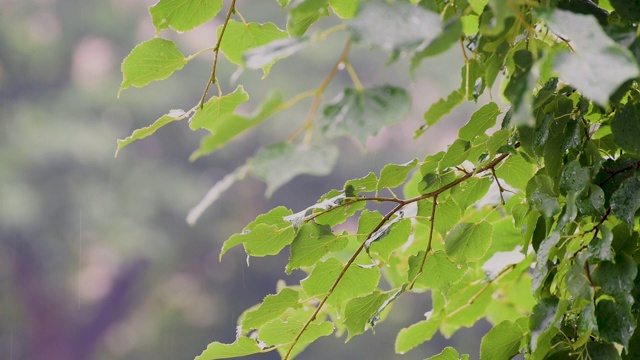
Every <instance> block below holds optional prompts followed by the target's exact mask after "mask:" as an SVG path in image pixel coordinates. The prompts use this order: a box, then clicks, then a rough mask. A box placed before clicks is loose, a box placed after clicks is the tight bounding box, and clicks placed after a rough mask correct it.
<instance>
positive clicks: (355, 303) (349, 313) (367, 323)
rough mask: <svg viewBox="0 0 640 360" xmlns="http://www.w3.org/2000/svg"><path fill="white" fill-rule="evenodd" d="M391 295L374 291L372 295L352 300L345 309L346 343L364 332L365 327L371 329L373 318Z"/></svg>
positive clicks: (373, 322)
mask: <svg viewBox="0 0 640 360" xmlns="http://www.w3.org/2000/svg"><path fill="white" fill-rule="evenodd" d="M392 295H393V291H387V292H381V291H374V292H373V293H372V294H369V295H366V296H362V297H358V298H355V299H352V300H350V301H349V303H348V304H347V307H346V309H345V312H344V313H345V325H346V326H347V330H348V331H349V336H348V337H347V341H349V339H351V338H352V337H354V336H356V335H359V334H362V333H364V332H365V330H366V329H367V327H373V325H375V321H377V320H376V319H374V318H373V317H374V316H375V315H376V314H377V313H379V310H380V308H381V307H382V306H383V305H385V303H386V302H387V301H389V299H390V298H391V296H392Z"/></svg>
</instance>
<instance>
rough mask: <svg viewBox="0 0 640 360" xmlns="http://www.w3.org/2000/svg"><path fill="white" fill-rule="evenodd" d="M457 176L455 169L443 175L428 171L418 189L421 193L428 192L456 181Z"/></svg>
mask: <svg viewBox="0 0 640 360" xmlns="http://www.w3.org/2000/svg"><path fill="white" fill-rule="evenodd" d="M455 178H456V175H455V173H454V172H453V171H449V172H446V173H444V174H442V175H440V174H433V173H428V174H426V175H424V177H423V178H422V180H421V181H420V182H419V183H418V191H420V193H421V194H428V193H430V192H433V191H436V190H438V189H441V188H442V187H443V186H445V185H448V184H449V183H451V182H452V181H454V180H455Z"/></svg>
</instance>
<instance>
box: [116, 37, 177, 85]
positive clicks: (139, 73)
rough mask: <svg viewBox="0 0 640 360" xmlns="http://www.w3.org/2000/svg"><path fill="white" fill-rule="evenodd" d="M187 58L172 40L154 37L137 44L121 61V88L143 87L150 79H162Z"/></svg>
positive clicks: (175, 69)
mask: <svg viewBox="0 0 640 360" xmlns="http://www.w3.org/2000/svg"><path fill="white" fill-rule="evenodd" d="M187 61H188V60H187V59H186V58H185V57H184V55H183V54H182V53H181V52H180V50H178V47H177V46H176V44H175V43H174V42H173V41H170V40H165V39H160V38H155V39H152V40H148V41H144V42H141V43H140V44H138V45H137V46H136V47H134V48H133V50H131V53H130V54H129V55H127V57H126V58H125V59H124V60H123V61H122V66H121V70H122V84H120V89H119V90H118V96H120V93H121V92H122V90H124V89H127V88H129V87H130V86H135V87H143V86H145V85H147V84H149V83H150V82H152V81H157V80H164V79H166V78H168V77H169V76H171V74H173V72H174V71H177V70H180V69H182V68H183V67H184V65H185V64H186V63H187Z"/></svg>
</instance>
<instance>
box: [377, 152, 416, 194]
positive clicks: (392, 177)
mask: <svg viewBox="0 0 640 360" xmlns="http://www.w3.org/2000/svg"><path fill="white" fill-rule="evenodd" d="M417 164H418V159H413V160H411V161H410V162H408V163H406V164H401V165H398V164H388V165H386V166H385V167H383V168H382V171H380V179H379V180H378V186H377V189H378V190H382V189H383V188H386V187H388V188H395V187H398V186H400V185H402V184H403V183H404V182H405V180H407V176H408V175H409V171H411V170H412V169H413V168H415V167H416V165H417Z"/></svg>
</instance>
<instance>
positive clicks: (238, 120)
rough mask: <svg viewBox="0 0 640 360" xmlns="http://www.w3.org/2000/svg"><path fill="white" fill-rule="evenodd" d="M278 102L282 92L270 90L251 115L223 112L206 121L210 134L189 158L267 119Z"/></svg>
mask: <svg viewBox="0 0 640 360" xmlns="http://www.w3.org/2000/svg"><path fill="white" fill-rule="evenodd" d="M280 104H282V94H280V92H276V91H272V92H270V93H269V94H268V95H267V97H266V98H265V99H264V101H263V102H262V104H260V107H259V108H258V109H256V111H254V112H253V113H252V114H251V115H248V116H243V115H239V114H236V113H233V114H228V113H225V114H224V115H223V116H220V118H218V119H217V120H216V121H207V129H208V130H209V131H211V135H209V136H206V137H205V138H203V139H202V141H200V148H199V149H198V150H196V151H194V152H193V154H191V156H190V157H189V160H190V161H195V160H196V159H198V158H200V157H201V156H204V155H207V154H211V153H212V152H214V151H216V150H218V149H220V148H221V147H223V146H224V145H225V144H227V143H228V142H229V141H231V140H233V139H234V138H235V137H236V136H238V135H240V134H242V133H243V132H245V131H247V130H249V129H250V128H252V127H254V126H256V125H258V124H260V123H261V122H263V121H264V120H266V119H268V118H269V117H270V116H271V115H272V114H273V113H274V112H275V111H277V110H278V106H280Z"/></svg>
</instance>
